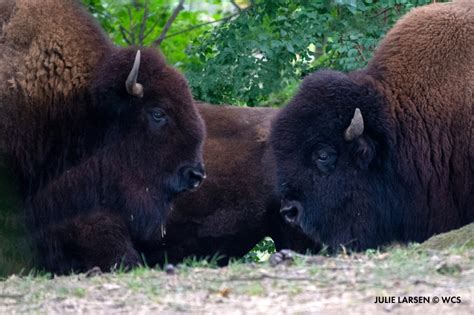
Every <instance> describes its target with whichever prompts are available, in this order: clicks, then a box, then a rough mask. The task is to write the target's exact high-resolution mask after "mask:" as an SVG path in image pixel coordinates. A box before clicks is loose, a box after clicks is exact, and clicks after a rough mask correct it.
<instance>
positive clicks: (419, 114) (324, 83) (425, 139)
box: [270, 1, 474, 250]
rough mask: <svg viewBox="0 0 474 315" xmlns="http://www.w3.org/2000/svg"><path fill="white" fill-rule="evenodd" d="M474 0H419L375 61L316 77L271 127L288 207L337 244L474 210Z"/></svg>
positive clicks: (387, 238)
mask: <svg viewBox="0 0 474 315" xmlns="http://www.w3.org/2000/svg"><path fill="white" fill-rule="evenodd" d="M473 92H474V2H472V1H464V2H455V3H446V4H431V5H428V6H425V7H421V8H417V9H413V10H412V11H411V12H410V13H409V14H407V15H406V16H405V17H403V18H402V19H401V20H400V21H399V22H398V23H397V24H396V25H395V26H394V27H393V29H392V30H391V31H390V32H389V33H388V34H387V35H386V37H385V38H384V40H383V41H382V42H381V44H380V45H379V47H378V49H377V50H376V52H375V55H374V57H373V59H372V60H371V61H370V62H369V64H368V66H367V67H366V68H365V69H363V70H360V71H355V72H351V73H341V72H336V71H328V70H322V71H318V72H315V73H313V74H311V75H309V76H308V77H306V78H305V79H304V81H303V83H302V85H301V87H300V89H299V91H298V93H297V94H296V95H295V96H294V97H293V99H292V100H291V101H290V103H289V104H288V106H286V108H284V109H283V110H282V111H281V112H280V113H279V114H278V116H277V117H276V119H275V121H274V123H273V125H272V131H271V136H270V138H271V139H270V142H271V146H272V148H273V150H274V156H275V159H276V164H277V177H278V186H279V190H280V191H281V193H282V195H283V202H282V207H281V213H282V215H283V216H284V217H285V219H286V220H287V221H288V222H289V223H290V224H294V225H297V226H300V227H301V228H302V229H303V231H304V232H305V233H306V234H307V235H308V236H310V237H311V238H312V239H313V240H314V241H318V242H323V243H325V244H327V245H329V246H330V248H332V249H337V248H339V246H345V247H346V248H348V249H352V250H364V249H367V248H375V247H378V246H381V245H384V244H387V243H390V242H393V241H396V242H410V241H415V242H421V241H423V240H425V239H427V238H428V237H429V236H431V235H433V234H437V233H441V232H444V231H448V230H451V229H455V228H458V227H460V226H462V225H465V224H467V223H469V222H472V221H473V219H474V206H473V205H474V175H473V172H474V122H473V114H474V108H473V103H474V102H473V100H474V99H473Z"/></svg>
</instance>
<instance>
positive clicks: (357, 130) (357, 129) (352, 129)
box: [344, 108, 364, 141]
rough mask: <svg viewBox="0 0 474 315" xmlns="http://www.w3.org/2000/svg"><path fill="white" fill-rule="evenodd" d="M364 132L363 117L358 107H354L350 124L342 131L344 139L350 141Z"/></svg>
mask: <svg viewBox="0 0 474 315" xmlns="http://www.w3.org/2000/svg"><path fill="white" fill-rule="evenodd" d="M362 133H364V118H362V113H361V112H360V109H359V108H356V109H355V112H354V117H352V120H351V124H350V125H349V127H347V129H346V131H345V132H344V139H346V141H352V140H354V139H356V138H357V137H360V136H361V135H362Z"/></svg>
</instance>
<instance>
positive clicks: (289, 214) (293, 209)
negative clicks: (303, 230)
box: [280, 201, 301, 225]
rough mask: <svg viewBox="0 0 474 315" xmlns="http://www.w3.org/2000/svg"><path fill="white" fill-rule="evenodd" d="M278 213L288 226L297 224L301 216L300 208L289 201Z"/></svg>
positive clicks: (295, 203) (296, 203)
mask: <svg viewBox="0 0 474 315" xmlns="http://www.w3.org/2000/svg"><path fill="white" fill-rule="evenodd" d="M280 213H281V215H282V216H283V218H284V219H285V221H286V222H288V223H289V224H292V225H294V224H297V221H298V218H299V216H300V214H301V206H300V204H299V203H298V202H296V201H290V202H288V203H283V204H282V207H281V209H280Z"/></svg>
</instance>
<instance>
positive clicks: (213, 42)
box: [187, 0, 431, 106]
mask: <svg viewBox="0 0 474 315" xmlns="http://www.w3.org/2000/svg"><path fill="white" fill-rule="evenodd" d="M428 2H431V1H430V0H379V1H376V0H337V1H334V0H313V1H308V0H297V1H294V0H271V1H270V0H255V1H252V3H251V6H250V7H249V8H248V9H246V10H244V11H242V13H241V14H239V16H238V17H236V18H235V19H234V20H232V21H229V22H227V23H225V24H222V25H221V26H219V27H216V28H214V29H212V30H210V31H208V32H207V33H206V34H204V35H203V36H201V37H200V38H198V39H197V40H195V42H194V44H193V47H192V48H191V49H190V50H189V55H191V56H197V57H198V58H199V60H200V62H201V64H200V65H199V66H195V67H194V68H192V69H190V70H189V71H188V72H187V74H188V77H189V79H190V81H191V85H192V88H193V91H194V94H195V95H196V97H197V98H199V99H202V100H205V101H209V102H214V103H222V102H224V103H244V104H248V105H250V106H253V105H257V104H260V103H262V102H265V101H267V100H268V97H269V95H272V93H276V92H278V91H281V90H283V89H285V88H286V87H287V86H288V85H291V84H293V83H294V82H297V81H298V80H299V79H300V78H301V77H302V76H304V75H305V74H306V73H308V72H310V71H314V70H316V69H319V68H323V67H324V68H334V69H338V70H343V71H349V70H354V69H357V68H360V67H363V66H364V65H365V64H366V63H367V61H368V60H369V59H370V58H371V56H372V52H373V50H374V48H375V46H376V44H377V43H378V41H379V40H380V38H381V37H382V36H383V35H384V34H385V33H386V31H387V30H388V29H389V28H390V27H391V26H392V25H393V23H394V22H395V21H396V19H398V18H399V17H400V16H401V15H402V14H404V13H405V12H406V11H408V10H409V9H410V8H412V7H414V6H417V5H422V4H425V3H428Z"/></svg>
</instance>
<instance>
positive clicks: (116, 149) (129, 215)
mask: <svg viewBox="0 0 474 315" xmlns="http://www.w3.org/2000/svg"><path fill="white" fill-rule="evenodd" d="M90 94H91V99H92V102H91V106H92V107H93V110H92V111H93V112H94V113H98V114H95V119H96V121H95V122H92V124H93V125H95V126H96V128H97V129H100V130H101V132H92V134H103V135H104V139H102V140H100V143H101V144H105V145H104V146H102V145H101V146H100V150H101V154H102V155H103V163H102V172H103V175H102V176H103V177H104V180H105V181H107V182H109V185H108V186H112V187H114V190H113V191H112V193H111V196H106V197H105V198H109V199H113V198H115V200H111V201H110V202H108V204H110V203H111V204H117V207H118V208H120V209H123V211H122V212H123V213H122V214H123V215H125V216H126V220H127V221H128V222H130V225H131V227H132V229H131V230H132V234H134V236H135V237H137V238H139V239H143V238H147V237H148V236H149V235H151V233H153V232H154V230H155V229H156V228H157V227H158V228H159V227H160V225H162V224H163V222H164V219H165V216H166V213H167V210H168V209H169V208H170V206H171V201H172V199H173V197H174V196H175V195H176V194H178V193H180V192H182V191H185V190H190V189H196V188H197V187H198V186H199V185H200V183H201V182H202V180H203V179H204V178H205V173H204V168H203V164H202V143H203V138H204V133H205V130H204V124H203V121H202V119H201V118H200V116H199V114H198V112H197V109H196V108H195V105H194V103H193V99H192V96H191V94H190V91H189V88H188V86H187V83H186V80H185V79H184V77H183V76H182V75H181V74H179V73H178V72H177V71H175V70H173V69H172V68H171V67H169V66H167V65H166V63H165V61H164V60H163V58H162V56H161V55H159V54H158V53H157V52H156V51H154V50H144V51H142V52H141V53H140V51H138V52H137V51H136V50H133V49H118V50H115V51H113V52H112V53H110V54H109V55H107V56H106V57H105V58H104V60H103V62H102V63H101V64H100V65H99V66H98V68H97V70H96V72H95V74H94V76H93V79H92V84H91V89H90Z"/></svg>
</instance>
